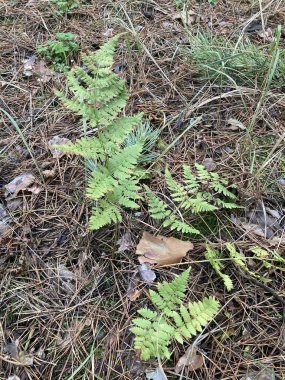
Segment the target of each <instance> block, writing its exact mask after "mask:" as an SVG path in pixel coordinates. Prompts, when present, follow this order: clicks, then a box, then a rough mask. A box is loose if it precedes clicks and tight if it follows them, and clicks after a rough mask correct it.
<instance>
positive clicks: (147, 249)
mask: <svg viewBox="0 0 285 380" xmlns="http://www.w3.org/2000/svg"><path fill="white" fill-rule="evenodd" d="M192 249H193V244H192V243H191V242H190V241H182V240H179V239H175V238H173V237H170V238H168V237H165V236H161V235H157V236H153V235H151V234H150V233H149V232H144V233H143V236H142V238H141V240H140V242H139V244H138V246H137V250H136V254H137V255H139V262H140V263H141V264H142V263H150V264H158V265H170V264H175V263H179V262H180V260H181V259H182V257H185V256H186V254H187V252H188V251H190V250H192Z"/></svg>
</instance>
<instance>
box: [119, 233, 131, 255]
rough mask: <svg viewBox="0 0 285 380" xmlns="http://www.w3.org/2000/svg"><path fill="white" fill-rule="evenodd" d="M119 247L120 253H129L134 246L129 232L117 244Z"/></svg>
mask: <svg viewBox="0 0 285 380" xmlns="http://www.w3.org/2000/svg"><path fill="white" fill-rule="evenodd" d="M117 244H118V245H119V248H118V252H125V251H128V250H129V249H130V248H132V246H133V242H132V235H131V233H130V231H127V232H126V233H125V234H124V235H123V236H122V237H121V238H120V239H119V240H118V242H117Z"/></svg>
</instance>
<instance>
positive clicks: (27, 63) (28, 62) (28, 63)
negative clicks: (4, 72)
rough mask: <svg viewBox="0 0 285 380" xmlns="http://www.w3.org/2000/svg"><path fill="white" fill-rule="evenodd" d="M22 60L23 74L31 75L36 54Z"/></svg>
mask: <svg viewBox="0 0 285 380" xmlns="http://www.w3.org/2000/svg"><path fill="white" fill-rule="evenodd" d="M22 62H23V64H24V71H23V74H24V75H25V76H26V77H30V76H32V75H33V69H34V65H35V62H36V56H35V55H32V56H31V57H30V58H27V59H24V60H23V61H22Z"/></svg>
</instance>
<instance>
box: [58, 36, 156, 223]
mask: <svg viewBox="0 0 285 380" xmlns="http://www.w3.org/2000/svg"><path fill="white" fill-rule="evenodd" d="M121 37H122V34H119V35H117V36H115V37H113V38H111V39H110V40H109V41H108V42H107V43H105V44H104V45H103V46H102V47H101V48H100V49H99V50H98V51H96V52H95V53H90V54H82V61H83V66H76V67H75V68H74V69H73V70H72V71H70V72H69V73H68V74H67V83H68V86H69V90H70V92H71V96H70V97H67V96H66V95H65V94H63V93H62V92H59V91H57V92H56V94H57V95H58V97H59V98H60V99H61V101H62V102H63V104H64V105H65V106H66V107H67V108H68V109H70V110H71V111H73V112H75V113H76V114H78V115H80V116H81V117H82V121H83V125H85V126H86V128H87V127H93V128H94V127H97V130H96V133H95V134H94V135H93V136H91V137H83V138H81V139H79V140H77V141H76V142H75V143H73V144H68V145H64V146H57V147H58V148H61V149H62V150H63V151H65V152H67V153H73V154H77V155H79V156H81V157H84V158H85V159H87V160H89V161H88V167H92V172H91V174H90V176H89V180H88V184H87V188H86V194H87V197H88V198H90V199H91V200H92V201H95V202H96V205H95V207H93V209H92V216H91V218H90V222H89V226H90V228H91V229H94V230H96V229H99V228H101V227H102V226H105V225H107V224H109V223H112V222H114V223H116V222H118V221H121V220H122V214H121V208H122V207H127V208H132V209H135V208H137V207H138V205H137V203H136V201H137V200H138V199H139V198H140V196H139V194H138V191H139V188H140V187H139V179H140V178H141V176H142V171H141V169H139V167H138V163H139V161H140V159H141V156H142V153H143V152H144V151H145V143H146V142H147V141H148V140H147V138H148V137H149V132H148V133H141V134H140V135H139V136H137V135H136V137H137V138H136V139H133V140H132V143H126V142H128V139H130V135H131V134H132V133H135V130H136V128H138V127H139V128H141V123H142V116H143V115H142V113H139V114H137V115H134V116H124V115H122V111H123V109H124V108H125V106H126V104H127V99H128V92H127V90H126V86H125V80H124V79H121V78H120V77H119V76H118V75H117V74H115V73H113V71H112V66H113V56H114V53H115V49H116V47H117V44H118V41H119V39H120V38H121Z"/></svg>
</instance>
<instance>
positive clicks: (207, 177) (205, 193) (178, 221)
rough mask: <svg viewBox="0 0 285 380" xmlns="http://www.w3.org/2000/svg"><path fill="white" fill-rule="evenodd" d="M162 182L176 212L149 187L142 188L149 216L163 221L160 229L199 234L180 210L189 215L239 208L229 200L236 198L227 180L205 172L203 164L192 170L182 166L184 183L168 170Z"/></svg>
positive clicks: (232, 186) (196, 165)
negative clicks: (185, 219) (175, 206)
mask: <svg viewBox="0 0 285 380" xmlns="http://www.w3.org/2000/svg"><path fill="white" fill-rule="evenodd" d="M165 179H166V184H167V187H168V189H169V191H170V195H171V199H172V200H173V202H175V204H177V210H178V211H177V212H175V210H174V212H173V210H172V209H171V208H170V207H169V206H168V204H167V203H166V202H164V201H162V200H161V199H160V198H158V197H157V196H156V195H155V194H154V193H153V192H152V191H151V190H150V189H149V188H148V187H145V189H146V192H147V197H148V205H149V212H150V216H151V217H152V218H153V219H158V220H162V221H163V223H162V225H163V227H169V228H170V229H171V230H177V231H181V232H183V233H193V234H199V231H198V230H197V229H196V228H194V227H192V226H190V225H188V224H187V223H186V222H185V221H184V219H183V216H182V215H181V212H180V211H181V210H184V211H185V212H187V211H190V212H191V213H192V214H197V213H203V212H213V211H216V210H218V209H220V208H226V209H232V208H237V207H239V206H238V205H237V204H235V203H233V202H232V201H233V200H235V199H236V195H235V194H234V193H233V192H232V191H230V189H233V188H235V186H234V185H229V184H228V180H226V179H222V178H220V176H219V175H218V174H217V173H212V172H208V171H207V170H206V168H205V167H204V166H203V165H200V164H197V163H196V164H195V171H193V170H192V169H191V168H190V166H188V165H184V166H183V181H184V183H179V182H177V181H176V180H174V179H173V177H172V175H171V173H170V171H169V169H168V168H166V170H165Z"/></svg>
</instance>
